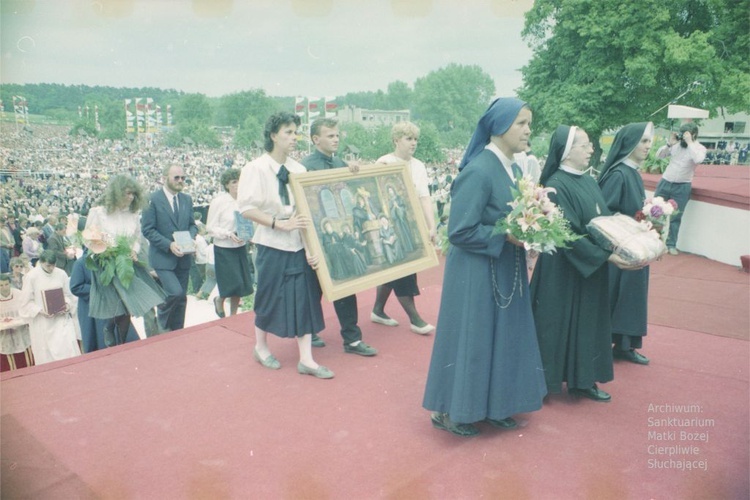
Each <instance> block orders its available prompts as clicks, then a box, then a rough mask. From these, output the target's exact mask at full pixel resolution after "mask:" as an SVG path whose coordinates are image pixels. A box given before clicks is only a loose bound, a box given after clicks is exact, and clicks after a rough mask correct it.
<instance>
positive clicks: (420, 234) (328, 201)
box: [290, 164, 438, 300]
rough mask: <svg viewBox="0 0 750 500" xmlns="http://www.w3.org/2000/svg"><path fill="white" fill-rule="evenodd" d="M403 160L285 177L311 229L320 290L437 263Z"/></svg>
mask: <svg viewBox="0 0 750 500" xmlns="http://www.w3.org/2000/svg"><path fill="white" fill-rule="evenodd" d="M406 168H407V167H406V165H405V164H392V165H381V164H373V165H363V166H362V167H360V170H359V172H358V173H356V174H353V173H351V172H350V171H349V169H348V168H338V169H332V170H323V171H315V172H306V173H303V174H295V175H293V176H292V177H291V180H290V186H291V187H292V190H293V193H294V197H295V200H296V204H297V211H298V212H299V213H304V214H307V215H309V216H310V217H311V218H312V220H313V223H314V228H315V230H314V231H311V230H308V231H307V234H306V238H305V240H306V241H305V243H306V245H307V246H308V248H309V249H310V250H311V251H312V252H314V253H315V254H317V255H322V256H323V257H324V258H323V259H321V263H320V266H318V270H317V273H318V280H319V281H320V286H321V288H322V290H323V295H324V296H325V297H326V299H328V300H336V299H339V298H342V297H346V296H348V295H352V294H354V293H356V292H359V291H362V290H366V289H370V288H373V287H375V286H377V285H381V284H383V283H387V282H389V281H392V280H394V279H397V278H400V277H402V276H406V275H409V274H412V273H415V272H418V271H421V270H424V269H427V268H429V267H432V266H436V265H437V264H438V260H437V255H436V253H435V248H434V247H433V245H432V243H431V242H430V240H429V235H428V232H427V226H426V224H425V221H424V215H423V214H422V208H421V206H420V204H419V199H418V198H417V196H416V192H415V191H414V186H413V184H412V180H411V176H410V174H409V172H408V171H407V170H406Z"/></svg>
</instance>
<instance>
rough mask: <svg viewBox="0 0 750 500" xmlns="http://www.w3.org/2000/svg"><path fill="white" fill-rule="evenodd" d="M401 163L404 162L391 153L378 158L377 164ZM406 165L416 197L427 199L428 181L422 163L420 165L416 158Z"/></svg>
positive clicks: (428, 192)
mask: <svg viewBox="0 0 750 500" xmlns="http://www.w3.org/2000/svg"><path fill="white" fill-rule="evenodd" d="M403 162H404V160H402V159H401V158H399V157H398V156H396V155H395V154H393V153H389V154H387V155H383V156H381V157H380V158H378V163H385V164H393V163H403ZM406 165H407V166H406V168H407V169H408V170H409V174H410V175H411V180H412V182H413V183H414V189H415V190H416V192H417V196H418V197H420V198H424V197H425V196H427V197H429V196H430V181H429V178H428V177H427V167H425V165H424V163H422V162H421V161H420V160H417V159H416V158H412V159H411V160H409V161H408V162H406Z"/></svg>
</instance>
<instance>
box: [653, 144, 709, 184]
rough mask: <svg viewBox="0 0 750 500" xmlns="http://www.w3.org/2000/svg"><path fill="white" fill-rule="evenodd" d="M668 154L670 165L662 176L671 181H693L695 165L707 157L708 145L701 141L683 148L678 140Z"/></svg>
mask: <svg viewBox="0 0 750 500" xmlns="http://www.w3.org/2000/svg"><path fill="white" fill-rule="evenodd" d="M668 156H670V159H669V165H667V169H666V170H665V171H664V175H663V176H662V178H663V179H664V180H667V181H669V182H692V181H693V175H694V174H695V167H697V166H698V165H700V164H701V163H703V160H705V159H706V147H705V146H704V145H703V144H701V143H699V142H693V143H692V144H690V145H689V146H688V147H686V148H683V147H682V145H681V144H680V143H679V142H678V143H677V144H675V145H673V146H672V148H671V149H670V150H669V155H668Z"/></svg>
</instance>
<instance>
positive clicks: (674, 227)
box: [654, 178, 693, 248]
mask: <svg viewBox="0 0 750 500" xmlns="http://www.w3.org/2000/svg"><path fill="white" fill-rule="evenodd" d="M692 187H693V186H692V184H691V183H689V182H669V181H666V180H664V179H663V178H662V179H661V180H660V181H659V184H657V185H656V192H655V193H654V196H661V197H662V198H664V199H665V200H669V199H670V198H671V199H673V200H674V201H676V202H677V210H679V212H678V213H677V214H676V215H672V217H671V219H670V222H669V236H667V247H668V248H676V247H677V235H678V234H679V232H680V224H681V223H682V215H683V214H684V213H685V207H687V204H688V201H690V191H691V189H692Z"/></svg>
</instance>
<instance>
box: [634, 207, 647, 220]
mask: <svg viewBox="0 0 750 500" xmlns="http://www.w3.org/2000/svg"><path fill="white" fill-rule="evenodd" d="M635 220H637V221H638V222H641V221H642V220H646V216H645V215H644V213H643V210H638V211H637V212H636V213H635Z"/></svg>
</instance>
